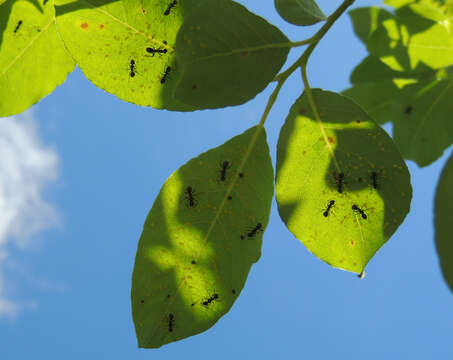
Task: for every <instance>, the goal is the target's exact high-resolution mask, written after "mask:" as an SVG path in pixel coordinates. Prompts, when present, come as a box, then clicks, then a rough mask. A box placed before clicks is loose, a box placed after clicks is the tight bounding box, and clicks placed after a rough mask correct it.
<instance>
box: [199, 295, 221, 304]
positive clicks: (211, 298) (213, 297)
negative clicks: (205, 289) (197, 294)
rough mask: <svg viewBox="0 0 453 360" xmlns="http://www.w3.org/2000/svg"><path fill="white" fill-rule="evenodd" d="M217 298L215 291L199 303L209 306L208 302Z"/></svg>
mask: <svg viewBox="0 0 453 360" xmlns="http://www.w3.org/2000/svg"><path fill="white" fill-rule="evenodd" d="M218 298H219V294H217V293H215V294H213V295H212V296H211V297H209V298H208V299H206V300H205V301H203V302H202V303H201V305H204V306H209V304H210V303H212V302H213V301H214V300H217V299H218Z"/></svg>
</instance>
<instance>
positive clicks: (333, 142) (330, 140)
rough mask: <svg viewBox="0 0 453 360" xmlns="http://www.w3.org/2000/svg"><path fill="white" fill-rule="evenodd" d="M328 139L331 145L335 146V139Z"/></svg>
mask: <svg viewBox="0 0 453 360" xmlns="http://www.w3.org/2000/svg"><path fill="white" fill-rule="evenodd" d="M328 139H329V142H330V143H331V144H335V139H334V138H333V137H330V136H329V137H328Z"/></svg>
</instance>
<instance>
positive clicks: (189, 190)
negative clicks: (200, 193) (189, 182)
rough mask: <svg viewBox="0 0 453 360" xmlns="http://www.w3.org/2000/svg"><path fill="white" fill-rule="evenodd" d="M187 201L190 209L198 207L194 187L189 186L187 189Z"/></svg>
mask: <svg viewBox="0 0 453 360" xmlns="http://www.w3.org/2000/svg"><path fill="white" fill-rule="evenodd" d="M185 193H186V200H187V206H188V207H195V206H197V200H196V199H195V192H194V191H193V188H192V186H188V187H187V188H186V191H185Z"/></svg>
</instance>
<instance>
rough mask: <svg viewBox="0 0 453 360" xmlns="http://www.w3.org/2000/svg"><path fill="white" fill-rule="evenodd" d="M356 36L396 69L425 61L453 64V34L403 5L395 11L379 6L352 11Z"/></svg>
mask: <svg viewBox="0 0 453 360" xmlns="http://www.w3.org/2000/svg"><path fill="white" fill-rule="evenodd" d="M349 14H350V16H351V19H352V22H353V24H354V31H355V32H356V34H357V36H358V37H359V38H360V39H361V40H362V41H364V42H365V44H366V45H367V48H368V51H369V52H370V54H371V55H373V56H376V57H379V58H380V60H381V61H383V62H384V63H386V64H387V65H388V66H390V67H391V68H392V69H394V70H398V71H403V70H404V71H410V70H412V69H415V68H417V66H419V63H423V64H425V65H426V66H428V67H431V68H433V69H439V68H442V67H445V66H449V65H451V64H453V34H452V33H451V31H450V29H449V27H447V26H446V25H445V24H444V23H441V22H436V21H433V20H430V19H427V18H425V17H422V16H420V15H419V14H417V13H416V12H415V11H414V10H413V9H412V8H411V7H402V8H401V9H399V10H398V11H397V12H396V14H395V15H392V14H391V13H389V12H388V11H385V10H383V9H380V8H376V7H369V8H359V9H354V10H352V11H351V12H350V13H349Z"/></svg>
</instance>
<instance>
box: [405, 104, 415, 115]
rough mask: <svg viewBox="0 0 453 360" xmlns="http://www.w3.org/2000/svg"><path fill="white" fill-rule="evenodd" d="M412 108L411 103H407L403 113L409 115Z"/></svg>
mask: <svg viewBox="0 0 453 360" xmlns="http://www.w3.org/2000/svg"><path fill="white" fill-rule="evenodd" d="M412 110H413V107H412V106H411V105H408V106H406V108H405V109H404V113H405V114H406V115H410V114H412Z"/></svg>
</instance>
